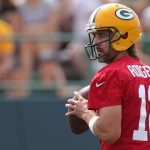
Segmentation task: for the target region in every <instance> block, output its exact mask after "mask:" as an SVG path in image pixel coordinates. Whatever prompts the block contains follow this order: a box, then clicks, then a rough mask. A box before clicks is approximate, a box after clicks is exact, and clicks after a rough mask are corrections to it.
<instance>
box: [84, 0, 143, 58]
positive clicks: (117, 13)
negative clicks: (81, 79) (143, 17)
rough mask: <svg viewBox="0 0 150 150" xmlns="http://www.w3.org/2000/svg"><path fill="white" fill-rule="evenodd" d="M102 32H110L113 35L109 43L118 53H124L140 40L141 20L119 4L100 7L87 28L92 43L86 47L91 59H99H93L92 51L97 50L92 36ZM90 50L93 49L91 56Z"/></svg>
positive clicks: (92, 15) (95, 11)
mask: <svg viewBox="0 0 150 150" xmlns="http://www.w3.org/2000/svg"><path fill="white" fill-rule="evenodd" d="M101 30H109V31H111V32H112V33H113V37H112V38H111V39H110V41H109V42H110V46H111V47H112V48H113V49H115V50H116V51H124V50H127V49H128V48H129V47H131V46H132V45H133V44H134V43H135V42H136V41H137V40H138V39H139V38H140V32H141V31H140V22H139V18H138V16H137V14H136V13H135V12H134V11H133V10H132V9H130V8H129V7H127V6H125V5H122V4H118V3H108V4H105V5H102V6H100V7H98V8H97V9H95V10H94V11H93V13H92V14H91V16H90V18H89V21H88V24H87V26H86V31H87V32H88V33H89V38H90V43H89V44H87V45H86V46H85V49H86V51H87V53H88V56H89V57H91V58H90V59H97V58H92V57H93V56H92V55H93V52H92V51H93V50H95V48H94V47H93V46H94V44H93V39H91V34H92V33H96V32H100V31H101ZM88 48H90V49H91V52H90V54H89V52H88ZM91 53H92V54H91ZM94 53H96V52H94Z"/></svg>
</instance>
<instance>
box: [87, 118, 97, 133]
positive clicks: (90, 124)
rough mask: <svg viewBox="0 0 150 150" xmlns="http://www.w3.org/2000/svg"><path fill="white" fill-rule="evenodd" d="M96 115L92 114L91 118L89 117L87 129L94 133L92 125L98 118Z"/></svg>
mask: <svg viewBox="0 0 150 150" xmlns="http://www.w3.org/2000/svg"><path fill="white" fill-rule="evenodd" d="M98 118H99V117H98V116H94V117H93V118H91V120H90V121H89V129H90V130H91V132H92V133H93V134H94V135H95V133H94V131H93V126H94V123H95V122H96V120H97V119H98Z"/></svg>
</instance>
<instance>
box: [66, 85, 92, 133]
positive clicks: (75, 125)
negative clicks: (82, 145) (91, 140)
mask: <svg viewBox="0 0 150 150" xmlns="http://www.w3.org/2000/svg"><path fill="white" fill-rule="evenodd" d="M89 88H90V86H89V85H88V86H86V87H84V88H82V89H81V90H79V91H78V92H79V93H80V94H81V95H82V97H83V98H85V99H88V92H89ZM73 99H75V100H77V99H76V97H75V96H74V97H73ZM68 122H69V126H70V129H71V131H72V132H73V133H75V134H81V133H83V132H85V131H87V130H88V129H89V127H88V125H87V124H86V122H85V121H84V120H82V119H80V118H78V117H77V116H75V115H71V116H69V117H68Z"/></svg>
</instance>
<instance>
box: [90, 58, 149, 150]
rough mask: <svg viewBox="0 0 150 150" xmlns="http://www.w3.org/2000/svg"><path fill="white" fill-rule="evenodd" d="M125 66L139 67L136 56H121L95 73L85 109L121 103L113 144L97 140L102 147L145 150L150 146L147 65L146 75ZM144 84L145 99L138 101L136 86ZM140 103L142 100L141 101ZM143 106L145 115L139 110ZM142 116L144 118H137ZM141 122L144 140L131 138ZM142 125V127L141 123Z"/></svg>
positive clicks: (110, 149)
mask: <svg viewBox="0 0 150 150" xmlns="http://www.w3.org/2000/svg"><path fill="white" fill-rule="evenodd" d="M127 66H140V68H142V67H143V66H144V64H142V63H141V62H140V61H139V59H137V58H132V57H130V56H124V57H122V58H120V59H118V60H117V61H116V62H113V63H112V64H109V65H108V66H106V67H104V68H103V69H101V70H100V71H99V72H97V73H96V74H95V76H94V77H93V79H92V81H91V86H90V91H89V95H88V107H89V109H94V110H98V109H100V108H103V107H107V106H115V105H121V106H122V124H121V137H120V139H119V140H118V141H117V142H116V143H114V144H107V143H105V142H104V141H100V143H101V149H102V150H148V149H150V137H149V136H150V134H149V127H148V126H149V125H148V124H149V123H148V120H149V113H150V99H148V90H149V97H150V67H148V66H147V71H146V72H147V77H141V76H135V77H134V76H133V75H132V73H131V72H130V71H129V69H128V67H127ZM141 87H145V88H144V92H145V95H146V97H145V100H144V99H142V100H141V98H140V97H141V96H140V94H139V88H141ZM142 102H143V103H142ZM143 106H145V111H146V112H145V114H144V112H141V110H142V108H143V109H144V107H143ZM140 118H141V120H142V119H145V121H142V122H141V121H140ZM141 123H142V128H143V129H142V130H143V131H147V133H146V138H147V140H142V139H143V137H142V136H143V135H142V134H141V135H140V136H141V137H140V138H141V139H140V140H137V139H136V140H135V138H136V137H134V136H135V135H133V134H134V132H136V131H135V130H139V124H141ZM143 125H144V126H143Z"/></svg>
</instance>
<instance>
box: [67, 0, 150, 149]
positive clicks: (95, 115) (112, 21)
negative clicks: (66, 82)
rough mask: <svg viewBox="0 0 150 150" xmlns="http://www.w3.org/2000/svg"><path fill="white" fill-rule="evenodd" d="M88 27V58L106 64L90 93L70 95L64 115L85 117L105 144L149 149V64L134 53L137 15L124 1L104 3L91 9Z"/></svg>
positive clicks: (89, 125)
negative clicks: (84, 95)
mask: <svg viewBox="0 0 150 150" xmlns="http://www.w3.org/2000/svg"><path fill="white" fill-rule="evenodd" d="M86 31H87V33H88V35H89V43H88V44H87V45H85V49H86V52H87V54H88V56H89V58H90V59H91V60H98V61H99V62H100V63H107V64H108V65H107V66H105V67H104V68H102V69H101V70H99V71H98V72H97V73H96V74H95V75H94V77H93V78H92V80H91V83H90V89H89V92H88V98H87V99H85V98H84V97H82V95H81V94H80V93H79V92H74V94H75V97H76V100H75V99H73V98H72V99H68V101H67V103H66V107H67V108H68V112H67V113H66V116H68V117H69V118H71V116H76V117H78V118H80V119H82V120H83V121H84V122H85V123H86V125H87V126H88V128H89V129H90V130H91V132H92V133H93V134H94V135H95V136H97V137H98V139H99V141H100V146H101V150H150V67H149V66H146V65H145V64H143V63H142V62H141V61H140V60H139V58H138V57H137V56H136V53H135V43H136V42H137V40H138V39H139V38H140V34H141V31H140V22H139V18H138V16H137V15H136V13H135V12H134V11H133V10H132V9H130V8H129V7H127V6H125V5H122V4H118V3H109V4H105V5H102V6H100V7H98V8H97V9H95V10H94V11H93V13H92V14H91V16H90V18H89V21H88V23H87V26H86ZM79 126H82V124H80V125H79ZM72 128H74V127H73V126H72ZM88 128H87V129H88Z"/></svg>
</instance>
